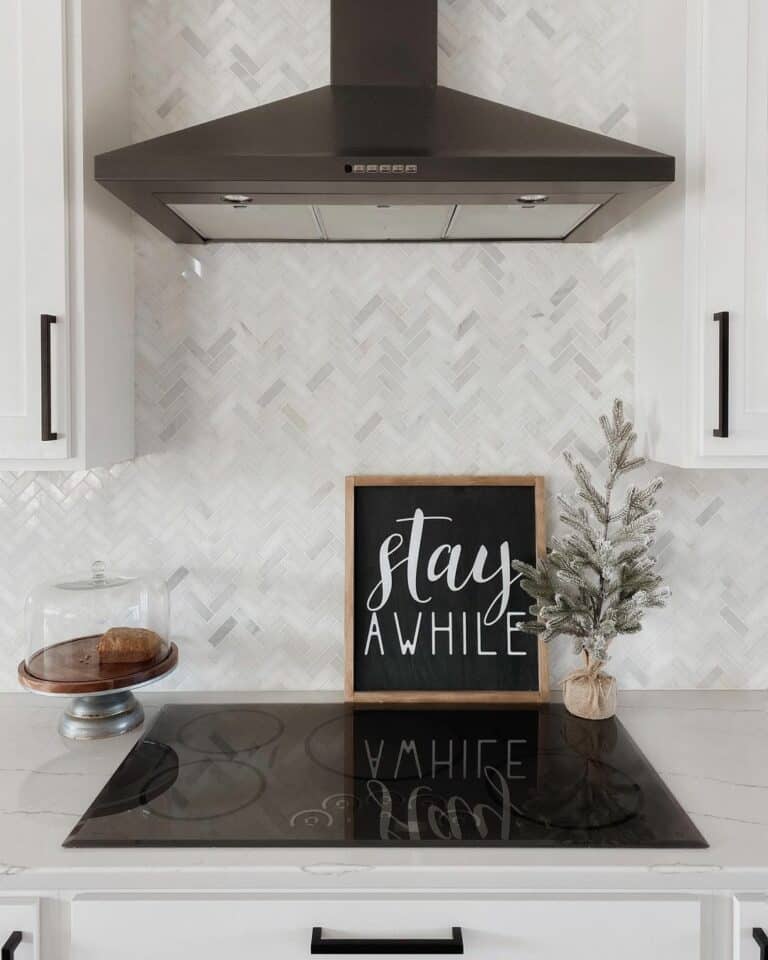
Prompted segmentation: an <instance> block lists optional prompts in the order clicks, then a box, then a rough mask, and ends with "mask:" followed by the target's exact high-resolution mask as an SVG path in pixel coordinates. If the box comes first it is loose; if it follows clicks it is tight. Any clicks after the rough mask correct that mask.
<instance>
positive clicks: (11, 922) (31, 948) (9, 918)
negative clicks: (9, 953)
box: [0, 899, 40, 960]
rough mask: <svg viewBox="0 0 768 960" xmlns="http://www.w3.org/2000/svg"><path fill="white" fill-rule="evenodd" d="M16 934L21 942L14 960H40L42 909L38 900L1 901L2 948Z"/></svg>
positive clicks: (0, 937) (0, 938)
mask: <svg viewBox="0 0 768 960" xmlns="http://www.w3.org/2000/svg"><path fill="white" fill-rule="evenodd" d="M15 932H18V933H20V934H21V942H20V943H19V945H18V946H17V947H16V950H15V952H14V953H13V960H39V957H40V946H39V942H40V908H39V904H38V901H37V900H27V899H18V900H16V899H3V900H0V947H2V946H4V945H5V944H6V943H8V938H9V937H10V936H11V935H12V934H13V933H15Z"/></svg>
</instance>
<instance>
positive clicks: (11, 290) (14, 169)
mask: <svg viewBox="0 0 768 960" xmlns="http://www.w3.org/2000/svg"><path fill="white" fill-rule="evenodd" d="M64 49H65V23H64V14H63V5H62V0H35V2H34V3H29V2H27V0H4V2H3V3H2V4H0V130H2V145H1V149H0V183H2V185H3V208H4V217H3V221H4V222H3V230H2V231H0V288H2V290H3V307H2V313H0V345H1V347H2V349H0V461H2V460H4V459H51V458H53V459H60V458H63V457H66V456H67V454H68V434H69V424H68V422H67V420H68V417H67V410H68V380H67V371H68V366H69V357H68V321H69V317H68V310H67V210H66V200H67V197H66V187H65V184H66V168H65V153H64V151H65V143H64V141H65V101H66V97H65V89H66V84H65V61H64ZM41 314H51V315H54V316H56V318H57V323H56V325H55V326H54V328H53V334H52V351H51V359H52V371H51V380H52V388H53V392H52V414H53V429H54V430H55V431H57V432H58V433H59V434H60V435H61V436H60V439H57V440H53V441H48V442H43V441H42V436H41V396H42V373H43V371H42V365H41V353H40V316H41Z"/></svg>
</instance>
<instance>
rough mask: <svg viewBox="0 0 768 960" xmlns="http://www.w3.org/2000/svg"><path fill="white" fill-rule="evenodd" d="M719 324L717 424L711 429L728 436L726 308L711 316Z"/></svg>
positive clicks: (727, 317) (727, 331) (714, 432)
mask: <svg viewBox="0 0 768 960" xmlns="http://www.w3.org/2000/svg"><path fill="white" fill-rule="evenodd" d="M712 319H713V320H714V321H715V323H719V324H720V330H719V336H718V343H719V354H720V359H719V361H718V374H717V420H718V424H719V425H718V426H717V427H716V429H714V430H713V431H712V436H713V437H727V436H728V389H729V388H728V370H729V367H730V350H729V342H728V341H729V325H730V315H729V313H728V311H727V310H721V311H720V313H716V314H715V315H714V317H713V318H712Z"/></svg>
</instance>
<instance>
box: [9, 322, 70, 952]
mask: <svg viewBox="0 0 768 960" xmlns="http://www.w3.org/2000/svg"><path fill="white" fill-rule="evenodd" d="M54 323H56V317H54V316H52V315H51V314H50V313H43V314H41V316H40V409H41V427H42V439H43V442H46V441H48V440H56V439H58V434H56V433H54V432H53V430H51V406H52V399H51V326H52V325H53V324H54ZM3 960H5V958H3Z"/></svg>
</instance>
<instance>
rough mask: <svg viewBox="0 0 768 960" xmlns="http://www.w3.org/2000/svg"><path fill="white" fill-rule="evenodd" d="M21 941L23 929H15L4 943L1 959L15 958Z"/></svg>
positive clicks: (11, 959) (9, 959)
mask: <svg viewBox="0 0 768 960" xmlns="http://www.w3.org/2000/svg"><path fill="white" fill-rule="evenodd" d="M20 943H21V930H14V931H13V933H12V934H11V935H10V937H8V939H7V940H6V941H5V943H4V944H3V948H2V950H1V951H0V958H1V960H13V958H14V956H15V954H16V947H18V945H19V944H20Z"/></svg>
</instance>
